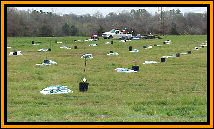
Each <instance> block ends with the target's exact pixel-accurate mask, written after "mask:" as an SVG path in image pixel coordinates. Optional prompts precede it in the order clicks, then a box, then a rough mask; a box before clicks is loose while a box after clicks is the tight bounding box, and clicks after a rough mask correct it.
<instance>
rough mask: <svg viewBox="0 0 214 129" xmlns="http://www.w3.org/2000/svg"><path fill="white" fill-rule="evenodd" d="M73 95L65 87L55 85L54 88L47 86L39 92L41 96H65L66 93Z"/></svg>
mask: <svg viewBox="0 0 214 129" xmlns="http://www.w3.org/2000/svg"><path fill="white" fill-rule="evenodd" d="M70 92H71V93H73V91H72V90H70V89H69V88H68V87H67V86H62V85H56V86H49V87H47V88H45V89H43V90H41V91H40V93H41V94H44V95H47V94H66V93H70Z"/></svg>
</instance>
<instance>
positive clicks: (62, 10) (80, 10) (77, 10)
mask: <svg viewBox="0 0 214 129" xmlns="http://www.w3.org/2000/svg"><path fill="white" fill-rule="evenodd" d="M16 8H17V9H18V10H30V11H31V10H38V11H39V10H42V11H44V12H54V13H56V14H59V15H62V14H71V13H73V14H76V15H84V14H90V15H93V14H94V13H96V12H98V11H99V12H100V13H102V14H103V15H104V16H105V15H107V14H108V13H110V12H115V13H117V14H118V13H121V12H122V11H123V10H126V11H130V10H132V9H135V10H137V9H146V10H147V11H148V12H149V13H152V14H155V12H158V10H160V8H159V9H158V7H16ZM163 9H164V10H165V11H167V10H171V9H180V10H181V12H182V13H186V12H195V13H204V12H206V11H207V8H206V7H164V8H163Z"/></svg>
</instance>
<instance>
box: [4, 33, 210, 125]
mask: <svg viewBox="0 0 214 129" xmlns="http://www.w3.org/2000/svg"><path fill="white" fill-rule="evenodd" d="M86 38H87V37H43V38H42V37H25V38H24V37H15V38H12V37H9V38H8V46H11V47H12V48H11V49H7V50H8V53H9V52H10V51H13V50H14V49H16V50H21V51H22V54H23V55H22V56H8V57H7V64H8V121H9V122H206V121H207V48H202V49H200V50H199V51H192V54H188V55H181V57H178V58H168V60H167V62H166V63H159V64H147V65H144V64H143V63H144V61H146V60H154V61H158V62H160V58H161V57H162V56H168V55H170V54H175V53H178V52H186V51H188V50H193V48H194V47H196V46H199V45H200V44H201V43H202V42H204V41H206V40H207V36H206V35H186V36H165V37H163V39H151V40H135V41H134V40H133V41H131V42H126V43H121V42H119V40H114V44H113V45H107V44H105V42H107V41H110V40H108V39H106V40H104V39H100V40H99V41H97V42H95V41H93V42H79V43H77V42H74V41H73V40H74V39H83V40H84V39H86ZM56 39H57V40H58V41H62V42H66V45H67V46H70V47H72V49H70V50H66V49H60V48H59V47H60V46H62V44H57V43H55V40H56ZM167 39H169V40H172V44H171V45H163V41H165V40H167ZM32 40H34V41H41V42H42V43H41V44H40V45H38V46H33V45H32V44H31V41H32ZM50 43H51V45H52V51H51V52H37V50H38V49H40V48H49V44H50ZM90 43H97V44H98V46H97V47H89V46H88V45H89V44H90ZM154 44H161V45H163V46H162V47H154V46H153V48H152V49H144V48H143V45H154ZM74 46H78V49H74V48H73V47H74ZM129 46H132V47H133V48H137V49H139V50H140V52H139V53H130V52H129V51H128V47H129ZM110 50H113V51H116V52H118V53H119V56H107V55H106V54H107V52H109V51H110ZM84 53H92V54H93V56H94V58H93V59H91V60H88V61H87V68H86V73H84V72H83V68H84V59H81V58H80V57H81V55H82V54H84ZM46 56H47V58H48V59H52V60H54V61H56V62H57V63H58V65H52V66H48V67H36V66H35V64H38V63H42V62H43V60H44V59H45V58H46ZM134 61H135V63H134ZM134 64H137V65H139V66H140V71H139V72H138V73H117V72H116V71H115V70H114V69H115V68H117V67H125V68H131V66H132V65H134ZM84 76H86V78H87V80H88V82H89V83H90V84H89V90H88V92H84V93H82V92H79V82H80V81H81V79H82V78H83V77H84ZM51 85H67V86H68V87H69V88H70V89H71V90H73V93H69V94H58V95H43V94H41V93H40V91H41V90H42V89H44V88H46V87H48V86H51Z"/></svg>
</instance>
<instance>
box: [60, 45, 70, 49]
mask: <svg viewBox="0 0 214 129" xmlns="http://www.w3.org/2000/svg"><path fill="white" fill-rule="evenodd" d="M60 48H64V49H71V48H70V47H67V46H62V47H60Z"/></svg>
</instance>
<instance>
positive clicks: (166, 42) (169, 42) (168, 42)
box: [163, 40, 172, 44]
mask: <svg viewBox="0 0 214 129" xmlns="http://www.w3.org/2000/svg"><path fill="white" fill-rule="evenodd" d="M163 43H164V44H171V43H172V41H171V40H166V41H164V42H163Z"/></svg>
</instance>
